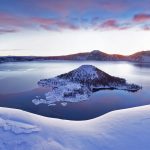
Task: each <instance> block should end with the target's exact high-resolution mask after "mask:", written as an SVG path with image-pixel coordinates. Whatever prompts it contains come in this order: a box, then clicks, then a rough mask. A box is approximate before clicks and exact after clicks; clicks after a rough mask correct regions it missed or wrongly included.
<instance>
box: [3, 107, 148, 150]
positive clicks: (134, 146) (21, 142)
mask: <svg viewBox="0 0 150 150" xmlns="http://www.w3.org/2000/svg"><path fill="white" fill-rule="evenodd" d="M18 131H19V132H18ZM149 140H150V105H148V106H142V107H137V108H131V109H126V110H117V111H114V112H110V113H108V114H106V115H104V116H101V117H98V118H96V119H92V120H88V121H67V120H60V119H52V118H46V117H42V116H38V115H35V114H31V113H28V112H24V111H21V110H16V109H9V108H0V149H2V150H9V149H12V148H13V149H16V150H18V149H19V150H27V149H28V150H35V149H37V150H91V149H92V150H149V149H150V141H149Z"/></svg>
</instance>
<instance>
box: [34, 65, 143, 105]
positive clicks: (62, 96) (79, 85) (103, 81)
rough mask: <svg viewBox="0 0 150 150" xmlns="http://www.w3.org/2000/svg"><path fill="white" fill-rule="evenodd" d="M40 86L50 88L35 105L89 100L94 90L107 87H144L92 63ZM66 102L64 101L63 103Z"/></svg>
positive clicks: (43, 81)
mask: <svg viewBox="0 0 150 150" xmlns="http://www.w3.org/2000/svg"><path fill="white" fill-rule="evenodd" d="M38 85H39V86H40V87H46V88H49V89H50V90H49V92H47V93H46V94H45V99H41V98H39V97H36V98H35V99H33V100H32V102H33V103H34V104H35V105H39V104H41V103H45V104H48V105H50V106H51V105H55V102H58V101H59V102H79V101H84V100H88V98H89V97H90V96H91V95H92V93H93V92H95V91H98V90H105V89H111V90H112V89H117V90H126V91H131V92H136V91H138V90H140V89H141V88H142V87H141V86H139V85H136V84H129V83H127V82H126V80H125V79H123V78H119V77H114V76H111V75H109V74H107V73H105V72H104V71H102V70H100V69H98V68H96V67H95V66H92V65H82V66H80V67H79V68H77V69H74V70H72V71H70V72H68V73H65V74H61V75H58V76H56V77H54V78H50V79H42V80H40V81H39V82H38ZM63 104H64V103H63Z"/></svg>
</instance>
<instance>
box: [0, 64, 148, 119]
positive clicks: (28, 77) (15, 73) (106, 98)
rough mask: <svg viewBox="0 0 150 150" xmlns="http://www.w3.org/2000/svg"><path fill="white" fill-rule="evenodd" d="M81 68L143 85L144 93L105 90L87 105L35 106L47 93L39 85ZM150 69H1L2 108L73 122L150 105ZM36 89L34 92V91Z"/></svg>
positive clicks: (59, 66) (50, 66)
mask: <svg viewBox="0 0 150 150" xmlns="http://www.w3.org/2000/svg"><path fill="white" fill-rule="evenodd" d="M82 64H92V65H95V66H96V67H98V68H99V69H102V70H104V71H105V72H107V73H109V74H111V75H115V76H118V77H123V78H126V79H127V81H128V82H131V83H132V82H133V83H136V84H139V85H142V87H143V89H142V90H140V91H138V92H135V93H131V92H127V91H119V90H104V91H99V92H96V93H94V94H93V95H92V96H91V97H90V99H89V100H88V101H84V102H79V103H68V104H67V106H62V105H61V103H57V105H56V106H51V107H48V106H47V105H44V104H41V105H38V106H35V105H34V104H33V103H32V99H34V98H35V96H41V98H44V96H45V95H44V93H46V92H47V90H48V89H43V88H38V87H37V81H38V80H40V79H43V78H49V77H53V76H56V75H58V74H61V73H65V72H68V71H70V70H72V69H75V68H77V67H79V66H80V65H82ZM149 75H150V68H149V67H141V66H138V65H136V64H134V63H126V62H94V61H91V62H84V61H83V62H73V61H72V62H71V61H62V62H27V63H25V62H23V63H6V64H1V65H0V106H1V107H11V108H18V109H22V110H26V111H29V112H32V113H36V114H40V115H44V116H49V117H55V118H62V119H71V120H85V119H91V118H95V117H98V116H100V115H103V114H105V113H107V112H109V111H112V110H116V109H122V108H129V107H135V106H140V105H147V104H150V92H149V90H150V78H149ZM32 89H33V90H32Z"/></svg>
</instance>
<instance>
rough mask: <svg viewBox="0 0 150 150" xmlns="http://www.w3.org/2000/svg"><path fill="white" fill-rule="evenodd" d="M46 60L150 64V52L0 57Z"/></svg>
mask: <svg viewBox="0 0 150 150" xmlns="http://www.w3.org/2000/svg"><path fill="white" fill-rule="evenodd" d="M44 60H80V61H83V60H87V61H88V60H96V61H132V62H139V63H142V62H150V51H142V52H138V53H135V54H133V55H129V56H124V55H118V54H107V53H104V52H101V51H99V50H94V51H91V52H85V53H77V54H71V55H64V56H46V57H44V56H5V57H0V63H3V62H22V61H44Z"/></svg>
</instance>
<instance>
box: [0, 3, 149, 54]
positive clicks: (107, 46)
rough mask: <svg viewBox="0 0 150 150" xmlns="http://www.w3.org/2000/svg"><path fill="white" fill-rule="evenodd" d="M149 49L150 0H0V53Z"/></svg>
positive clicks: (67, 52) (116, 51)
mask: <svg viewBox="0 0 150 150" xmlns="http://www.w3.org/2000/svg"><path fill="white" fill-rule="evenodd" d="M149 49H150V0H0V55H1V56H4V55H26V56H27V55H35V56H48V55H49V56H54V55H66V54H72V53H79V52H88V51H92V50H101V51H103V52H106V53H110V54H114V53H118V54H124V55H128V54H132V53H134V52H137V51H142V50H149Z"/></svg>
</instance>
